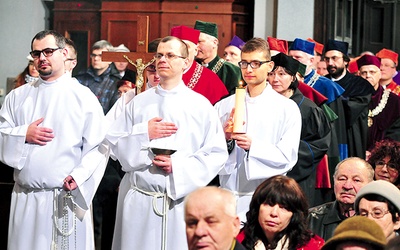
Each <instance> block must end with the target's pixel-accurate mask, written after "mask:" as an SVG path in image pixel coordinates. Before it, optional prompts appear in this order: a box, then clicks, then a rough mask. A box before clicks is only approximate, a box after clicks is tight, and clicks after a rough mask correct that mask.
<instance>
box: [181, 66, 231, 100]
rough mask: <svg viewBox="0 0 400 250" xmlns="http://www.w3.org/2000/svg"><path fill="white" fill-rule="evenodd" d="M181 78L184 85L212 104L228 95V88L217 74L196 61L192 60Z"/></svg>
mask: <svg viewBox="0 0 400 250" xmlns="http://www.w3.org/2000/svg"><path fill="white" fill-rule="evenodd" d="M182 79H183V82H184V83H185V84H186V86H188V87H189V88H190V89H193V91H195V92H197V93H199V94H201V95H203V96H204V97H205V98H207V99H208V100H209V101H210V102H211V104H212V105H214V104H215V103H216V102H218V101H219V100H221V99H222V98H223V97H225V96H227V95H228V90H226V87H225V85H224V83H223V82H222V81H221V79H219V77H218V75H217V74H215V73H214V72H212V71H211V70H209V69H208V68H206V67H203V66H201V64H199V63H198V62H196V61H193V63H192V65H191V66H190V68H189V69H188V71H186V72H185V73H184V74H183V76H182Z"/></svg>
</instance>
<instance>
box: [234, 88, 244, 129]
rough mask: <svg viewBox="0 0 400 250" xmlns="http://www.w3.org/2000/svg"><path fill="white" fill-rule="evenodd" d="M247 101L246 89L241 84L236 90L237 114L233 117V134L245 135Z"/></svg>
mask: <svg viewBox="0 0 400 250" xmlns="http://www.w3.org/2000/svg"><path fill="white" fill-rule="evenodd" d="M245 101H246V89H245V88H244V87H243V82H242V81H240V82H239V87H237V88H236V92H235V114H234V115H233V132H234V133H244V132H245V131H244V126H243V123H244V114H245V109H246V105H245Z"/></svg>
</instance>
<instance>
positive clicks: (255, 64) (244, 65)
mask: <svg viewBox="0 0 400 250" xmlns="http://www.w3.org/2000/svg"><path fill="white" fill-rule="evenodd" d="M268 62H270V61H256V60H254V61H251V62H246V61H240V62H238V64H239V67H240V68H241V69H247V67H249V65H250V67H251V68H252V69H258V68H259V67H261V65H263V64H264V63H268Z"/></svg>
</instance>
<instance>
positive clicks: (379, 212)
mask: <svg viewBox="0 0 400 250" xmlns="http://www.w3.org/2000/svg"><path fill="white" fill-rule="evenodd" d="M388 213H389V210H385V209H383V208H378V207H377V208H374V209H372V211H369V212H368V211H361V212H360V215H361V216H364V217H368V215H369V214H370V215H371V216H372V218H375V219H381V218H383V216H385V215H386V214H388Z"/></svg>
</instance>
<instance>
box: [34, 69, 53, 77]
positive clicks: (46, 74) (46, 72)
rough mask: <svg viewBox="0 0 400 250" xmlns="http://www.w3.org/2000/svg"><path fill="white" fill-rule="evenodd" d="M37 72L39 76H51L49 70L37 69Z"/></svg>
mask: <svg viewBox="0 0 400 250" xmlns="http://www.w3.org/2000/svg"><path fill="white" fill-rule="evenodd" d="M38 72H39V74H40V76H48V75H51V73H53V71H52V70H51V69H49V70H41V69H39V70H38Z"/></svg>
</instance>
